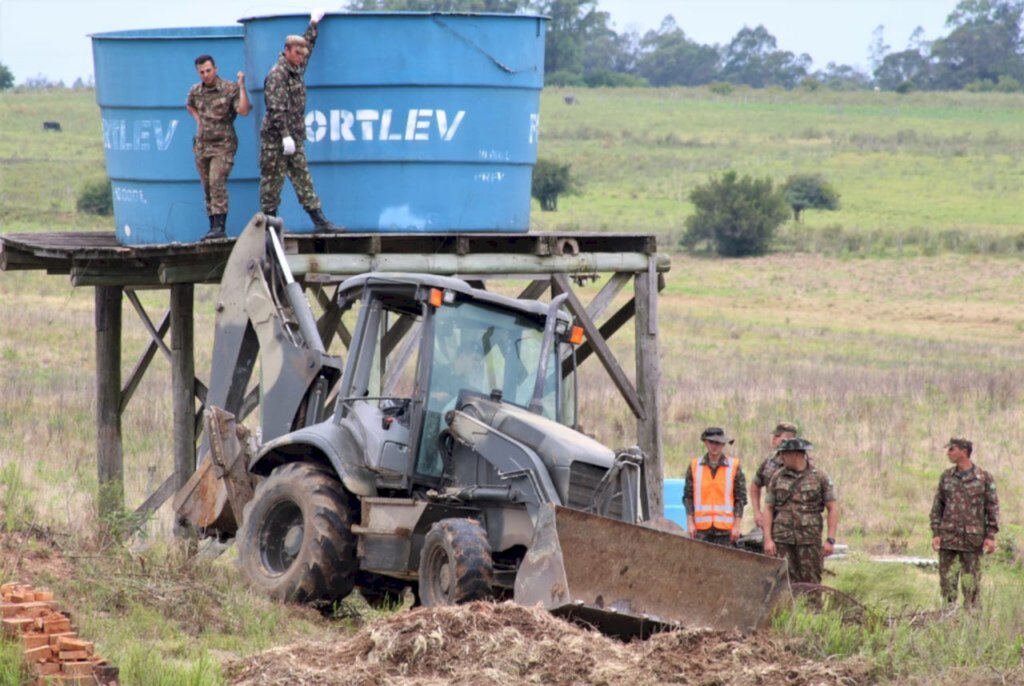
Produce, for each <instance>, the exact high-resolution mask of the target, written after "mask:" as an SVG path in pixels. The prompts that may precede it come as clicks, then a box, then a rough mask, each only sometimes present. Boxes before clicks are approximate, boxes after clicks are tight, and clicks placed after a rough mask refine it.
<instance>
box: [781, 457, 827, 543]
mask: <svg viewBox="0 0 1024 686" xmlns="http://www.w3.org/2000/svg"><path fill="white" fill-rule="evenodd" d="M835 499H836V491H835V487H834V486H833V485H832V479H830V478H829V477H828V474H826V473H825V472H823V471H821V470H820V469H818V468H817V467H814V466H813V465H810V464H808V465H807V468H806V469H804V470H803V471H802V472H796V471H793V470H792V469H786V468H785V467H783V468H782V469H780V470H778V471H776V472H775V474H773V475H772V478H771V481H769V482H768V492H767V493H766V494H765V498H764V502H765V506H766V507H770V508H771V509H772V539H774V540H775V542H776V543H785V544H788V545H812V544H814V545H817V544H820V543H821V531H822V528H823V525H824V521H823V519H822V516H821V513H822V512H823V511H824V509H825V503H829V502H832V501H833V500H835Z"/></svg>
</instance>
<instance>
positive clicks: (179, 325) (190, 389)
mask: <svg viewBox="0 0 1024 686" xmlns="http://www.w3.org/2000/svg"><path fill="white" fill-rule="evenodd" d="M194 291H195V286H193V285H192V284H190V283H188V284H184V283H183V284H174V285H173V286H171V393H172V395H173V399H174V400H173V403H172V406H173V416H174V428H173V433H174V486H175V487H174V490H175V491H177V490H178V489H180V488H181V487H183V486H184V485H185V483H186V482H187V481H188V479H189V477H191V476H192V473H193V472H194V471H195V469H196V425H195V421H196V420H195V414H196V388H195V378H196V369H195V349H194V338H195V335H194V327H195V323H194V321H193V317H192V316H193V309H194V295H195V293H194ZM186 533H187V532H186V530H184V529H181V528H179V527H175V534H176V535H178V536H183V535H186Z"/></svg>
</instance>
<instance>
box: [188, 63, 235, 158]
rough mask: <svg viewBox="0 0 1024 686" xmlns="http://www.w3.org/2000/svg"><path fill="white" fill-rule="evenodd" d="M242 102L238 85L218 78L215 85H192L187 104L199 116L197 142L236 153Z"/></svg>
mask: <svg viewBox="0 0 1024 686" xmlns="http://www.w3.org/2000/svg"><path fill="white" fill-rule="evenodd" d="M240 102H241V89H239V87H238V84H237V83H232V82H231V81H225V80H224V79H221V78H218V79H217V80H216V81H214V82H213V85H212V86H207V85H205V84H204V83H203V82H202V81H200V82H199V83H197V84H196V85H194V86H192V88H190V89H189V91H188V99H187V100H186V104H187V105H188V106H189V107H191V108H193V109H194V110H195V111H196V112H198V113H199V127H198V130H197V131H196V137H195V142H196V143H198V144H201V145H206V146H210V147H212V146H217V145H222V146H223V147H225V148H227V149H229V150H231V151H232V152H233V151H234V150H235V149H236V148H237V147H238V137H237V136H236V135H235V118H236V117H237V116H238V105H239V103H240Z"/></svg>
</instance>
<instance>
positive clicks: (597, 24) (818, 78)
mask: <svg viewBox="0 0 1024 686" xmlns="http://www.w3.org/2000/svg"><path fill="white" fill-rule="evenodd" d="M348 9H349V10H351V11H438V12H520V13H536V14H543V15H546V16H548V17H550V22H549V23H548V33H547V39H546V44H545V59H544V72H545V75H546V76H545V79H546V82H547V84H548V85H553V86H584V85H585V86H643V85H649V86H701V85H707V84H731V85H744V86H750V87H752V88H764V87H767V86H776V87H781V88H787V89H789V88H796V87H805V88H822V87H823V88H832V89H837V90H858V89H869V88H876V87H877V88H879V89H882V90H894V91H899V92H907V91H910V90H962V89H968V90H1003V91H1017V90H1021V89H1022V84H1024V40H1022V30H1021V22H1022V16H1024V0H961V2H960V3H959V4H957V6H956V8H955V9H954V10H953V12H952V13H951V14H950V15H949V16H948V17H947V19H946V29H947V30H948V31H949V33H948V34H947V35H945V36H942V37H940V38H937V39H935V40H931V41H929V40H925V37H924V31H923V29H921V28H920V27H918V29H917V30H915V31H914V33H913V34H912V35H911V36H910V38H909V41H908V44H907V47H906V48H905V49H904V50H900V51H895V52H894V51H893V50H892V48H891V46H890V45H888V44H886V42H885V28H884V26H879V27H878V28H877V29H875V32H874V34H873V35H872V37H871V42H870V44H869V46H868V47H869V54H870V57H871V72H870V73H867V72H865V71H863V70H860V69H858V68H856V67H852V66H850V65H845V64H835V63H833V62H830V63H829V64H828V65H827V66H826V67H824V68H823V69H813V68H812V66H813V60H812V59H811V57H810V55H807V54H800V55H797V54H794V53H793V52H790V51H788V50H783V49H782V48H780V47H779V45H778V41H777V40H776V38H775V36H773V35H772V34H771V33H770V32H769V31H768V29H767V28H765V27H764V26H763V25H759V26H756V27H754V28H750V27H747V26H744V27H743V28H742V29H740V30H739V31H738V32H737V33H736V35H735V36H734V37H733V38H732V40H730V41H729V42H728V43H727V44H724V45H718V44H714V45H707V44H702V43H699V42H698V41H695V40H693V39H692V38H690V37H689V36H687V35H686V32H685V31H684V29H683V28H682V27H680V26H679V25H678V24H677V23H676V20H675V19H674V18H673V17H672V16H671V15H670V16H667V17H665V19H664V20H663V21H662V22H661V26H659V27H658V28H657V29H656V30H651V31H647V32H646V33H643V34H642V35H641V34H640V33H639V32H637V31H624V32H621V33H619V32H616V31H615V30H614V28H613V26H612V22H611V16H610V15H609V14H608V13H607V12H604V11H602V10H601V9H600V7H599V2H598V0H351V2H349V3H348Z"/></svg>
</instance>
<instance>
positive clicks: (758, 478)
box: [750, 422, 798, 529]
mask: <svg viewBox="0 0 1024 686" xmlns="http://www.w3.org/2000/svg"><path fill="white" fill-rule="evenodd" d="M797 433H798V432H797V428H796V424H791V423H790V422H779V423H778V424H776V425H775V431H773V432H772V452H771V454H770V455H769V456H768V458H767V459H765V461H764V462H762V463H761V466H760V467H758V468H757V473H756V474H754V478H753V480H752V481H751V482H750V502H751V503H753V505H754V524H756V525H757V526H758V527H759V528H761V529H764V512H762V510H761V489H763V488H764V487H765V486H767V485H768V482H769V481H771V479H772V475H773V474H775V472H777V471H778V470H780V469H782V458H780V457H779V454H778V453H777V452H776V448H778V447H779V443H782V442H783V441H785V440H788V439H790V438H796V435H797Z"/></svg>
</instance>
